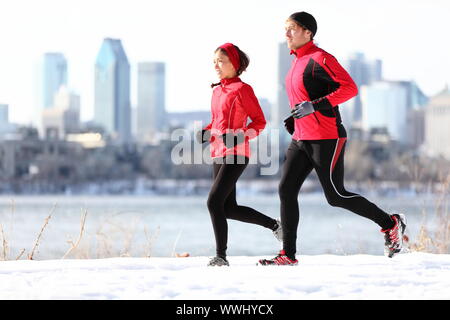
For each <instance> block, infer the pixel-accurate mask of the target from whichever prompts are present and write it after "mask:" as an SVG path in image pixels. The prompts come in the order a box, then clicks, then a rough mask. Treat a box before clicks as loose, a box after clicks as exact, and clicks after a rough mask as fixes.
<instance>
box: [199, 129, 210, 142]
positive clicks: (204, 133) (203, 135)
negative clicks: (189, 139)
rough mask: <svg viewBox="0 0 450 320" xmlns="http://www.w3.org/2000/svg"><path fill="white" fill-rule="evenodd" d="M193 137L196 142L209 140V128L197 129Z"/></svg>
mask: <svg viewBox="0 0 450 320" xmlns="http://www.w3.org/2000/svg"><path fill="white" fill-rule="evenodd" d="M195 138H196V140H197V142H198V143H205V142H209V140H210V139H211V131H210V130H201V131H197V133H196V135H195Z"/></svg>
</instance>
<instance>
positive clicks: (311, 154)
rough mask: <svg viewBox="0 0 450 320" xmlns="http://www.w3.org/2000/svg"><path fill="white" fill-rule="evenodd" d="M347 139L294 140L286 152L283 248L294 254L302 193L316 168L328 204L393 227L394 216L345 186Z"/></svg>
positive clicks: (281, 190) (282, 196)
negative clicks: (299, 196) (300, 195)
mask: <svg viewBox="0 0 450 320" xmlns="http://www.w3.org/2000/svg"><path fill="white" fill-rule="evenodd" d="M345 144H346V139H345V138H340V139H331V140H302V141H295V140H292V142H291V144H290V145H289V147H288V149H287V151H286V160H285V162H284V165H283V172H282V177H281V181H280V185H279V190H278V193H279V196H280V200H281V224H282V227H283V249H284V250H285V251H286V254H287V255H288V256H290V257H293V256H294V255H295V252H296V240H297V227H298V223H299V207H298V194H299V192H300V188H301V186H302V184H303V182H304V181H305V179H306V177H307V176H308V175H309V174H310V173H311V171H312V170H313V169H314V170H315V171H316V173H317V176H318V177H319V181H320V183H321V185H322V188H323V191H324V193H325V197H326V199H327V201H328V203H329V204H330V205H332V206H334V207H341V208H345V209H347V210H350V211H352V212H354V213H356V214H358V215H360V216H363V217H365V218H368V219H370V220H372V221H374V222H375V223H377V224H378V225H379V226H380V227H381V228H383V229H389V228H391V227H393V224H394V223H393V221H392V220H391V218H390V216H389V215H388V214H387V213H386V212H384V211H383V210H381V209H380V208H378V207H377V206H376V205H375V204H373V203H371V202H369V201H368V200H367V199H365V198H364V197H362V196H361V195H359V194H355V193H351V192H348V191H347V190H345V188H344V151H345Z"/></svg>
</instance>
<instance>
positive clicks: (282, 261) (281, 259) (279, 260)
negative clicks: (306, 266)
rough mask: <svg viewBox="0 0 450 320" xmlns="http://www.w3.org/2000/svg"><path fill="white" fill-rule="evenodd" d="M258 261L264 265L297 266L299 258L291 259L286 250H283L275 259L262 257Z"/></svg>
mask: <svg viewBox="0 0 450 320" xmlns="http://www.w3.org/2000/svg"><path fill="white" fill-rule="evenodd" d="M258 263H259V264H260V265H262V266H296V265H297V264H298V260H297V259H295V260H292V259H290V258H289V257H288V256H287V255H286V252H285V251H284V250H281V251H280V253H279V254H278V255H277V256H276V257H275V258H273V259H261V260H259V261H258Z"/></svg>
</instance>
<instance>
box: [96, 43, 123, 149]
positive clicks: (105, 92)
mask: <svg viewBox="0 0 450 320" xmlns="http://www.w3.org/2000/svg"><path fill="white" fill-rule="evenodd" d="M130 104H131V103H130V64H129V62H128V58H127V56H126V54H125V51H124V49H123V46H122V42H121V40H119V39H111V38H105V39H104V40H103V43H102V46H101V48H100V51H99V53H98V55H97V60H96V62H95V107H94V120H95V122H97V123H98V124H100V125H101V126H103V128H104V129H105V130H106V132H107V133H108V134H110V135H111V137H112V138H113V139H114V140H115V141H116V142H118V143H127V142H129V141H130V140H131V106H130Z"/></svg>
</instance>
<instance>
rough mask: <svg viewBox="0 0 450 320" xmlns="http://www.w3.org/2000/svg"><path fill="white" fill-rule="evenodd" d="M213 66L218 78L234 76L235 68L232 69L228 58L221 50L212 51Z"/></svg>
mask: <svg viewBox="0 0 450 320" xmlns="http://www.w3.org/2000/svg"><path fill="white" fill-rule="evenodd" d="M214 68H215V69H216V74H217V77H218V78H219V79H220V80H222V79H228V78H234V77H236V69H234V67H233V64H232V63H231V61H230V58H228V56H227V55H225V54H223V53H222V51H221V50H217V51H216V52H215V53H214Z"/></svg>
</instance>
